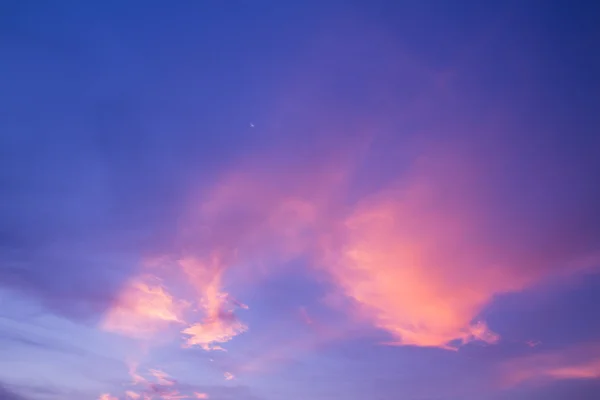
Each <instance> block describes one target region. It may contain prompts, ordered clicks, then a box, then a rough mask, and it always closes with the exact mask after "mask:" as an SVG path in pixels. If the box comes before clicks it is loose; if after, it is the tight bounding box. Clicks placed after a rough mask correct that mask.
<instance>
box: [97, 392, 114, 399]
mask: <svg viewBox="0 0 600 400" xmlns="http://www.w3.org/2000/svg"><path fill="white" fill-rule="evenodd" d="M98 400H119V399H117V398H116V397H114V396H111V395H110V394H108V393H104V394H101V395H100V397H98Z"/></svg>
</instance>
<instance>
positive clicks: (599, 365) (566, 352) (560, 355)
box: [500, 343, 600, 386]
mask: <svg viewBox="0 0 600 400" xmlns="http://www.w3.org/2000/svg"><path fill="white" fill-rule="evenodd" d="M500 369H501V372H502V376H503V383H504V384H505V385H506V386H515V385H519V384H521V383H524V382H547V381H556V380H587V379H592V380H593V379H600V345H599V344H597V343H588V344H582V345H578V346H573V347H570V348H566V349H562V350H554V351H547V352H540V353H535V354H532V355H529V356H524V357H520V358H516V359H513V360H510V361H507V362H505V363H503V364H502V365H501V367H500Z"/></svg>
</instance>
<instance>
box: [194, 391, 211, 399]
mask: <svg viewBox="0 0 600 400" xmlns="http://www.w3.org/2000/svg"><path fill="white" fill-rule="evenodd" d="M194 396H196V398H197V399H208V394H206V393H198V392H194Z"/></svg>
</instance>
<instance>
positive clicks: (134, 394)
mask: <svg viewBox="0 0 600 400" xmlns="http://www.w3.org/2000/svg"><path fill="white" fill-rule="evenodd" d="M125 396H127V398H128V399H132V400H137V399H139V398H140V397H141V396H142V395H141V394H139V393H137V392H134V391H133V390H127V391H125Z"/></svg>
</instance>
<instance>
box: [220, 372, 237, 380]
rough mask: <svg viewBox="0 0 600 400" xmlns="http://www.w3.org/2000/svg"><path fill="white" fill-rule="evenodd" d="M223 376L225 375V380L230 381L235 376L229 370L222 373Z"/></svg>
mask: <svg viewBox="0 0 600 400" xmlns="http://www.w3.org/2000/svg"><path fill="white" fill-rule="evenodd" d="M223 376H224V377H225V380H227V381H230V380H232V379H234V378H235V376H234V375H233V374H232V373H231V372H225V373H224V374H223Z"/></svg>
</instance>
